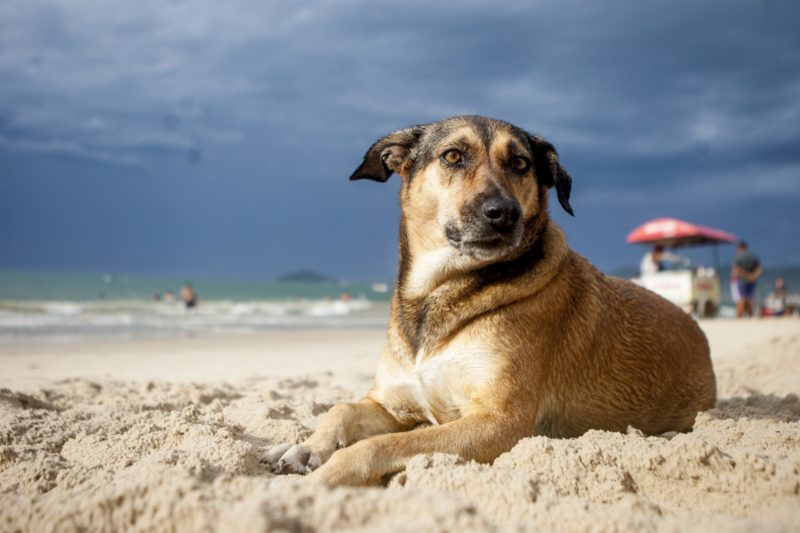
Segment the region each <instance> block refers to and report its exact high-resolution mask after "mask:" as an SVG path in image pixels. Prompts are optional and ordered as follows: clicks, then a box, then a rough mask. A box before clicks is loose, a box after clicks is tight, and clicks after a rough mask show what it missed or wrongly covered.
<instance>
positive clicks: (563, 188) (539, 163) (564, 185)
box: [528, 135, 575, 216]
mask: <svg viewBox="0 0 800 533" xmlns="http://www.w3.org/2000/svg"><path fill="white" fill-rule="evenodd" d="M528 141H529V142H530V143H531V149H532V150H533V166H534V168H535V169H536V177H537V178H538V179H540V180H542V183H544V184H545V185H546V186H548V187H553V186H555V188H556V194H557V195H558V203H560V204H561V207H563V208H564V211H566V212H567V213H569V214H570V215H572V216H575V213H573V212H572V206H570V205H569V194H570V192H572V178H571V177H570V175H569V174H567V171H566V170H564V167H562V166H561V163H559V161H558V153H557V152H556V149H555V147H554V146H553V145H552V144H550V143H549V142H547V141H545V140H544V139H543V138H541V137H539V136H538V135H528Z"/></svg>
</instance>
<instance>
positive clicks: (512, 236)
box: [445, 196, 522, 259]
mask: <svg viewBox="0 0 800 533" xmlns="http://www.w3.org/2000/svg"><path fill="white" fill-rule="evenodd" d="M521 212H522V210H521V209H520V206H519V203H517V201H516V200H513V199H510V198H506V197H503V196H492V197H490V198H486V199H484V200H483V201H481V202H480V203H479V204H478V205H475V206H473V207H472V208H471V209H468V210H466V211H462V216H461V220H460V221H458V222H457V221H450V222H448V223H447V224H446V225H445V235H446V237H447V240H448V242H449V243H450V245H451V246H453V247H454V248H456V249H458V250H459V251H461V252H463V253H465V254H467V255H470V256H472V257H475V258H476V259H491V258H494V257H497V256H500V255H503V254H505V253H506V252H508V251H510V250H511V249H513V248H515V247H516V246H517V245H518V244H519V242H520V240H521V237H522V223H521V221H520V218H521ZM459 222H460V223H459Z"/></svg>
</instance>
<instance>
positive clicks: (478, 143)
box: [350, 116, 572, 262]
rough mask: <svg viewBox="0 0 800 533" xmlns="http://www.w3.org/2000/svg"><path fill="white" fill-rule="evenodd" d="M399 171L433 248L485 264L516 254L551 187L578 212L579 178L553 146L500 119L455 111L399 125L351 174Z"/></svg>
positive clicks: (380, 177)
mask: <svg viewBox="0 0 800 533" xmlns="http://www.w3.org/2000/svg"><path fill="white" fill-rule="evenodd" d="M394 172H396V173H398V174H399V175H400V176H401V177H402V178H403V188H402V192H401V203H402V208H403V215H404V217H405V219H406V221H407V223H408V224H409V225H411V226H413V231H414V232H415V235H416V237H417V238H418V240H421V241H424V242H425V245H424V246H423V248H424V249H427V250H432V249H436V248H441V247H443V246H450V247H452V248H453V249H455V250H457V251H458V252H460V254H461V255H462V256H466V257H468V258H472V259H474V260H478V261H482V262H483V261H487V260H488V261H493V260H498V259H501V258H502V257H504V256H507V255H510V254H513V253H514V251H515V250H517V249H518V248H519V247H520V246H521V244H522V243H524V242H525V240H526V239H525V238H524V235H525V231H526V228H527V227H528V226H529V225H530V222H531V221H532V220H534V219H541V218H542V217H546V210H547V190H548V189H549V188H550V187H555V188H556V191H557V194H558V200H559V202H560V203H561V206H562V207H563V208H564V209H565V210H566V211H567V212H568V213H569V214H572V208H571V207H570V205H569V195H570V189H571V186H572V180H571V178H570V176H569V174H567V172H566V171H565V170H564V169H563V168H562V167H561V165H560V164H559V161H558V155H557V154H556V151H555V149H554V148H553V146H552V145H551V144H550V143H549V142H547V141H545V140H544V139H542V138H541V137H539V136H536V135H531V134H529V133H527V132H525V131H523V130H521V129H520V128H517V127H515V126H512V125H511V124H508V123H506V122H502V121H499V120H494V119H490V118H486V117H479V116H465V117H453V118H449V119H447V120H443V121H440V122H434V123H431V124H426V125H422V126H414V127H411V128H406V129H403V130H399V131H396V132H394V133H391V134H389V135H387V136H385V137H383V138H381V139H379V140H378V141H377V142H376V143H375V144H373V145H372V147H371V148H370V149H369V150H368V151H367V154H366V155H365V156H364V162H363V163H362V164H361V166H359V167H358V169H356V171H355V172H354V173H353V175H352V176H350V179H351V180H358V179H371V180H375V181H381V182H384V181H386V180H388V179H389V177H390V176H391V175H392V173H394Z"/></svg>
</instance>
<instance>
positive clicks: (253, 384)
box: [0, 319, 800, 532]
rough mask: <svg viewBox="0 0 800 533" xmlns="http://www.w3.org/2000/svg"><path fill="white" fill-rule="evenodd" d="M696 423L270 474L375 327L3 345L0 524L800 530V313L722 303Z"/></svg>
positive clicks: (347, 373) (57, 527)
mask: <svg viewBox="0 0 800 533" xmlns="http://www.w3.org/2000/svg"><path fill="white" fill-rule="evenodd" d="M702 326H703V328H704V330H705V331H706V333H707V335H708V336H709V339H710V342H711V345H712V352H713V357H714V362H715V367H716V371H717V376H718V389H719V396H720V400H719V402H718V405H717V407H716V408H715V409H713V410H710V411H708V412H705V413H701V414H700V415H699V416H698V417H697V421H696V423H695V426H694V430H693V431H692V432H691V433H686V434H677V435H667V436H664V437H647V436H644V435H642V434H641V433H640V432H638V431H636V430H633V429H631V430H629V431H628V433H627V434H618V433H609V432H602V431H591V432H589V433H587V434H585V435H583V436H582V437H580V438H577V439H563V440H559V439H548V438H544V437H532V438H528V439H524V440H522V441H520V442H519V443H518V444H517V445H516V446H515V447H514V448H513V449H512V450H511V451H509V452H508V453H506V454H504V455H502V456H501V457H499V458H498V459H497V460H496V461H495V462H494V464H493V465H491V466H487V465H480V464H476V463H474V462H466V461H463V460H462V459H460V458H458V457H455V456H452V455H446V454H434V455H430V456H418V457H416V458H414V459H413V460H412V461H411V464H410V465H409V466H408V468H407V470H406V471H405V472H403V473H400V474H398V475H396V476H395V477H394V478H392V479H391V481H390V482H389V484H388V486H387V487H377V488H367V489H354V488H338V489H326V488H323V487H320V486H316V485H313V484H310V483H308V482H307V480H305V479H303V478H302V477H299V476H283V477H275V476H273V475H272V474H270V473H269V472H268V469H267V467H266V465H265V464H264V463H263V454H264V453H265V451H266V450H267V449H268V448H269V447H270V446H272V445H274V444H277V443H281V442H287V441H299V440H301V439H303V438H304V437H305V436H307V435H308V434H309V433H310V432H311V431H312V430H313V428H314V427H315V425H316V423H317V421H318V420H319V417H320V416H321V415H322V414H323V413H324V412H325V411H326V410H327V409H328V408H329V407H330V406H331V405H333V404H334V403H336V402H340V401H347V400H351V399H355V398H358V397H359V396H360V395H362V394H363V393H364V392H365V391H366V389H367V388H368V387H369V383H370V377H371V373H372V371H373V368H374V365H375V358H376V355H377V353H378V350H379V349H380V347H381V344H382V338H383V333H382V332H379V331H346V332H324V331H317V332H284V333H273V334H263V335H257V336H247V337H244V336H243V337H224V338H194V339H175V340H149V341H143V340H138V341H125V342H120V341H92V342H89V341H83V342H80V343H76V344H71V345H64V344H36V343H26V344H18V345H13V346H9V345H6V346H0V369H1V370H0V389H2V390H0V530H2V531H16V530H20V531H22V530H24V531H42V530H46V531H74V530H85V529H89V530H156V531H161V530H164V531H167V530H169V531H175V530H177V531H204V530H225V531H257V530H266V529H271V530H286V531H315V530H322V531H328V530H337V529H345V530H349V531H374V530H395V531H420V530H424V531H460V532H461V531H485V530H502V531H506V530H509V531H510V530H513V531H517V530H534V529H543V530H557V531H622V530H658V531H708V530H718V531H753V530H758V531H800V399H798V396H797V394H798V392H800V321H798V320H796V319H785V320H772V321H766V320H764V321H716V322H705V323H703V324H702Z"/></svg>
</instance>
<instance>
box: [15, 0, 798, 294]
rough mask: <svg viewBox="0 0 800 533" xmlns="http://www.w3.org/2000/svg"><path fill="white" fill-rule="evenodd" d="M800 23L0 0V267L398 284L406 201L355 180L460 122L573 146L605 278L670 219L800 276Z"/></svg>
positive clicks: (663, 12) (718, 11)
mask: <svg viewBox="0 0 800 533" xmlns="http://www.w3.org/2000/svg"><path fill="white" fill-rule="evenodd" d="M798 20H800V3H798V2H796V1H793V0H766V1H756V0H752V1H741V0H708V1H702V2H698V1H697V0H669V1H666V0H665V1H661V0H643V1H639V2H633V1H628V2H623V1H617V0H610V1H606V2H588V1H580V2H579V1H572V0H561V1H557V0H553V1H534V2H490V1H472V0H460V1H449V0H444V1H438V2H427V1H416V0H407V1H404V2H396V1H392V2H384V1H375V0H373V1H367V0H361V1H356V0H331V1H320V2H315V1H310V2H273V1H270V0H228V1H226V2H219V1H217V0H137V1H136V2H130V1H129V0H82V1H81V2H74V1H72V0H37V1H35V2H31V1H30V0H3V2H0V270H17V271H20V270H22V271H27V270H52V271H67V270H68V271H86V272H118V273H127V274H153V275H155V274H158V275H178V276H187V277H188V276H205V277H227V278H258V279H268V278H271V277H275V276H278V275H281V274H283V273H285V272H288V271H291V270H294V269H297V268H312V269H315V270H318V271H321V272H323V273H325V274H328V275H331V276H334V277H340V278H348V279H353V280H365V281H371V280H391V279H392V278H393V277H394V272H395V268H396V261H397V232H398V230H397V226H398V221H399V205H398V188H399V181H398V180H397V179H396V178H395V179H392V180H390V181H389V182H388V183H386V184H379V183H374V182H348V181H347V177H348V176H349V175H350V173H351V172H352V171H353V170H354V169H355V167H356V166H357V165H358V164H359V162H360V160H361V158H362V156H363V154H364V152H365V151H366V149H367V148H368V147H369V145H370V144H371V143H372V142H373V141H374V140H376V139H377V138H378V137H380V136H382V135H384V134H386V133H389V132H391V131H393V130H395V129H398V128H401V127H405V126H409V125H412V124H418V123H426V122H431V121H435V120H439V119H442V118H446V117H448V116H452V115H458V114H481V115H487V116H492V117H495V118H500V119H503V120H507V121H509V122H511V123H513V124H516V125H518V126H520V127H523V128H525V129H528V130H529V131H532V132H536V133H538V134H541V135H542V136H543V137H545V138H546V139H548V140H549V141H551V142H552V143H553V144H554V145H555V146H556V147H557V149H558V150H559V153H560V155H561V162H562V164H563V165H564V166H565V168H567V170H568V171H569V172H570V174H571V175H572V177H573V189H572V190H573V196H572V201H571V203H572V206H573V208H574V210H575V217H574V218H571V217H569V216H568V215H566V214H564V213H563V212H562V211H561V210H560V208H559V206H558V204H557V202H555V201H551V213H552V215H553V217H554V218H555V220H556V221H557V222H558V223H559V224H560V225H561V226H562V227H563V228H564V230H565V232H566V234H567V236H568V239H569V242H570V245H571V246H572V248H573V249H575V250H577V251H578V252H580V253H581V254H583V255H585V256H587V257H588V258H589V259H590V260H592V261H593V262H594V263H595V264H596V265H597V266H598V267H600V268H601V269H603V270H605V271H613V270H615V269H617V268H619V267H622V266H627V265H637V264H638V261H639V259H640V257H641V255H642V253H643V249H642V248H639V247H636V246H632V245H629V244H626V243H625V236H626V235H627V233H628V232H630V231H631V230H632V229H633V228H634V227H636V226H638V225H639V224H641V223H643V222H645V221H646V220H649V219H651V218H656V217H660V216H672V217H678V218H682V219H685V220H689V221H691V222H695V223H699V224H704V225H708V226H712V227H717V228H720V229H723V230H726V231H728V232H731V233H734V234H735V235H737V236H739V237H741V238H744V239H746V240H748V241H749V242H750V244H751V249H752V250H753V251H754V252H755V253H756V254H757V255H759V256H760V257H761V259H762V261H763V263H764V264H765V265H788V264H800V244H799V243H800V215H798V212H800V210H798V204H799V203H800V31H798V30H797V25H798ZM704 253H706V252H703V251H699V252H698V257H699V260H701V261H702V260H704V259H710V257H711V256H710V252H708V255H707V256H706V255H703V254H704ZM732 254H733V250H732V248H731V247H724V248H723V249H722V250H721V256H722V258H723V261H724V262H725V263H726V264H727V262H728V261H730V257H731V256H732Z"/></svg>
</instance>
